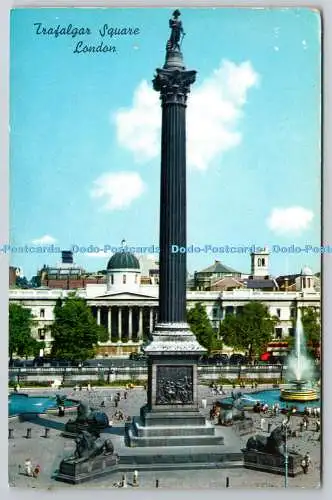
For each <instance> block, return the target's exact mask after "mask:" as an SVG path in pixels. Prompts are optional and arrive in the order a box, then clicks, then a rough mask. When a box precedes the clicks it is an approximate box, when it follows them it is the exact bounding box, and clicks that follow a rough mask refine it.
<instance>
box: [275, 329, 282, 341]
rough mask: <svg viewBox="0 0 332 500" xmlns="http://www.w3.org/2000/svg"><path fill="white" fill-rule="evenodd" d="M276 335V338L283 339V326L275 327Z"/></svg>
mask: <svg viewBox="0 0 332 500" xmlns="http://www.w3.org/2000/svg"><path fill="white" fill-rule="evenodd" d="M275 336H276V339H281V338H282V328H276V329H275Z"/></svg>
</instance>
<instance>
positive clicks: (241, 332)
mask: <svg viewBox="0 0 332 500" xmlns="http://www.w3.org/2000/svg"><path fill="white" fill-rule="evenodd" d="M275 324H276V319H275V318H273V317H271V316H270V314H269V311H268V308H267V307H266V306H264V304H261V303H260V302H250V303H249V304H246V305H245V306H243V309H242V310H241V312H240V313H239V314H237V315H233V314H228V315H227V316H226V317H225V319H224V321H223V322H222V324H221V326H220V333H221V335H222V339H223V341H224V343H225V344H227V345H228V346H231V347H233V348H234V349H237V350H241V351H245V352H247V353H248V356H249V358H250V359H251V358H252V357H253V356H257V355H259V354H261V353H262V352H263V351H264V350H265V349H266V346H267V344H268V342H270V341H271V340H272V338H273V334H274V327H275Z"/></svg>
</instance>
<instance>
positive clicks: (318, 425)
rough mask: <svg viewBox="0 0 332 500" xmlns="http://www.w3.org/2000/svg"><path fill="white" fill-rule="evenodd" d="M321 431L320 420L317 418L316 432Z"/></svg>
mask: <svg viewBox="0 0 332 500" xmlns="http://www.w3.org/2000/svg"><path fill="white" fill-rule="evenodd" d="M319 431H320V419H319V418H317V420H316V432H319Z"/></svg>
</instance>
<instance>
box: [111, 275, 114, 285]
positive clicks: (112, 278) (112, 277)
mask: <svg viewBox="0 0 332 500" xmlns="http://www.w3.org/2000/svg"><path fill="white" fill-rule="evenodd" d="M111 285H114V275H113V274H111Z"/></svg>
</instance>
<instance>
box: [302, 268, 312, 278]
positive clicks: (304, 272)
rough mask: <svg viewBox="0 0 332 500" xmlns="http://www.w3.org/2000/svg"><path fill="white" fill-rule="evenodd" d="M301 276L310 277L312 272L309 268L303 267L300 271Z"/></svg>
mask: <svg viewBox="0 0 332 500" xmlns="http://www.w3.org/2000/svg"><path fill="white" fill-rule="evenodd" d="M301 276H312V270H311V269H310V267H308V266H305V267H304V268H303V269H301Z"/></svg>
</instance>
